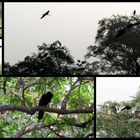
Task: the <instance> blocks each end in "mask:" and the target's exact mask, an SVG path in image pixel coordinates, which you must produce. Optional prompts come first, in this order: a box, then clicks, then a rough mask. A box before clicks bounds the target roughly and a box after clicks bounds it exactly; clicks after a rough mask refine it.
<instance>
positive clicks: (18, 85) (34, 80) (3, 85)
mask: <svg viewBox="0 0 140 140" xmlns="http://www.w3.org/2000/svg"><path fill="white" fill-rule="evenodd" d="M76 80H77V77H1V78H0V89H1V92H0V106H2V105H9V104H11V105H16V106H26V107H29V108H30V107H35V106H38V101H39V99H40V97H41V95H42V94H43V93H45V92H48V91H52V93H53V94H54V97H53V98H52V101H51V103H50V104H49V107H50V108H57V109H60V108H61V105H62V104H61V103H62V101H63V99H64V98H65V97H66V95H67V94H68V93H69V90H70V88H71V85H72V84H74V82H75V81H76ZM80 83H81V81H78V82H77V84H75V85H74V87H73V89H72V95H71V96H70V98H69V101H68V102H67V109H68V110H77V109H86V108H88V107H90V106H91V104H92V103H93V94H94V90H93V81H90V80H83V81H82V83H81V84H80ZM5 90H6V91H5ZM23 91H24V92H23ZM77 92H78V93H77ZM0 113H1V115H0V120H1V121H0V137H1V138H8V137H12V136H13V134H15V133H16V132H18V131H20V130H22V129H24V128H25V127H26V126H28V125H33V124H38V120H37V116H38V112H37V113H35V114H34V115H33V116H32V119H31V120H30V122H29V119H30V115H29V114H27V113H23V112H19V111H5V112H0ZM92 115H93V114H84V113H82V114H76V113H75V114H67V115H61V114H57V113H49V112H45V114H44V118H43V119H42V120H41V121H40V122H39V124H44V125H45V126H46V128H42V129H38V130H34V131H31V132H28V133H26V134H24V135H23V136H22V137H23V138H28V137H30V138H39V137H49V138H54V137H55V138H57V137H59V136H58V135H56V133H58V134H59V133H62V132H63V134H62V135H64V136H65V137H84V136H85V135H86V134H87V133H89V132H92V129H93V125H92V124H90V125H89V124H88V125H87V126H86V127H85V128H80V127H75V125H76V124H80V123H83V122H85V121H87V120H89V119H90V118H91V117H92ZM50 124H55V125H54V126H52V127H51V128H53V130H54V131H55V133H54V131H51V130H50V129H48V128H47V126H49V125H50Z"/></svg>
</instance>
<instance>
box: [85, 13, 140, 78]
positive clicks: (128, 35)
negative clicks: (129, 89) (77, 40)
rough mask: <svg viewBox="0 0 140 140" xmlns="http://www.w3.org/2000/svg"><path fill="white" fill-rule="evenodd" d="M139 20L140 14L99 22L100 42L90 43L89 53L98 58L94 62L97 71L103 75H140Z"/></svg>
mask: <svg viewBox="0 0 140 140" xmlns="http://www.w3.org/2000/svg"><path fill="white" fill-rule="evenodd" d="M139 22H140V16H139V15H135V16H130V17H128V16H121V15H116V16H115V15H113V16H112V17H111V18H104V19H102V20H100V21H99V29H98V31H97V36H96V41H95V43H96V45H93V46H92V45H91V46H89V47H88V53H87V54H86V55H85V57H86V58H95V59H96V61H94V62H93V63H91V64H92V65H93V68H95V69H94V70H95V71H97V72H98V73H99V74H130V75H139V74H140V47H139V46H140V41H139V38H140V24H139ZM134 25H135V26H134ZM95 59H94V60H95ZM91 68H92V67H91ZM93 68H92V69H93Z"/></svg>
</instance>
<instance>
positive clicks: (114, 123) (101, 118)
mask: <svg viewBox="0 0 140 140" xmlns="http://www.w3.org/2000/svg"><path fill="white" fill-rule="evenodd" d="M139 97H140V92H138V93H137V95H136V96H135V97H134V99H132V100H131V101H129V102H128V101H127V102H120V103H117V102H110V101H109V102H106V103H109V105H110V106H113V105H119V106H121V105H129V106H131V107H132V108H133V109H134V108H136V109H137V110H139V109H140V108H139V105H140V104H139ZM106 103H105V104H106ZM133 109H132V110H129V111H128V110H124V111H123V112H120V113H112V114H110V115H107V114H106V113H105V111H104V109H103V108H101V109H100V110H97V115H96V117H97V124H96V126H97V128H96V129H97V133H96V134H97V137H102V138H139V137H140V117H139V116H138V115H137V114H135V112H133Z"/></svg>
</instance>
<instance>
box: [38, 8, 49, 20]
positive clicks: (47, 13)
mask: <svg viewBox="0 0 140 140" xmlns="http://www.w3.org/2000/svg"><path fill="white" fill-rule="evenodd" d="M49 13H50V10H48V11H47V12H46V13H44V14H43V15H42V17H41V18H40V19H42V18H44V17H45V16H46V15H49Z"/></svg>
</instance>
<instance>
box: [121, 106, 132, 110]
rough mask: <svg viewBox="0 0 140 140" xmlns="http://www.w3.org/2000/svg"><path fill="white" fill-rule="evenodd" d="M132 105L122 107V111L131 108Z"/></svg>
mask: <svg viewBox="0 0 140 140" xmlns="http://www.w3.org/2000/svg"><path fill="white" fill-rule="evenodd" d="M131 108H132V107H131V106H123V107H122V108H121V111H123V110H125V109H126V110H130V109H131Z"/></svg>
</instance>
